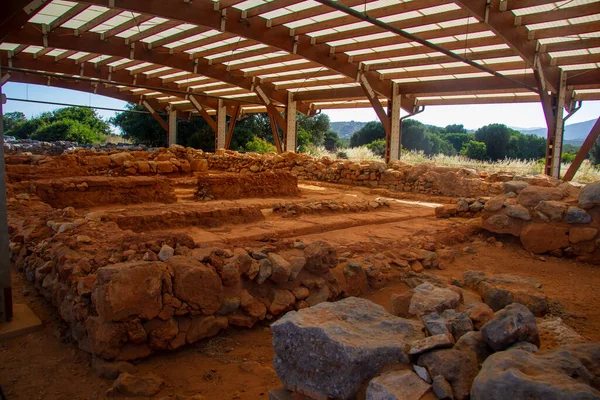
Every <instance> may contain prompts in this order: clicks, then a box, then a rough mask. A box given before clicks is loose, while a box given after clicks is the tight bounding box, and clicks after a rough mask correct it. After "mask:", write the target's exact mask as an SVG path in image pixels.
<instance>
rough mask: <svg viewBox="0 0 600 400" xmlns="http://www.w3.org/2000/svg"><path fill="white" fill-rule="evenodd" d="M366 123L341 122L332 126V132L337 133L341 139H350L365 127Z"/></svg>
mask: <svg viewBox="0 0 600 400" xmlns="http://www.w3.org/2000/svg"><path fill="white" fill-rule="evenodd" d="M366 124H367V123H366V122H359V121H340V122H332V123H331V124H330V127H331V130H332V131H334V132H337V134H338V136H339V137H340V138H341V139H350V137H351V136H352V134H353V133H354V132H356V131H358V130H359V129H360V128H362V127H363V126H365V125H366Z"/></svg>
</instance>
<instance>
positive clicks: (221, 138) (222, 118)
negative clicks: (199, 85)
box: [215, 99, 227, 151]
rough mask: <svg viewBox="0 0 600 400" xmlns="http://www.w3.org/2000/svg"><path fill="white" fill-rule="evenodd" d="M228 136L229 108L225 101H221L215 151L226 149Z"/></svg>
mask: <svg viewBox="0 0 600 400" xmlns="http://www.w3.org/2000/svg"><path fill="white" fill-rule="evenodd" d="M226 134H227V107H225V103H224V102H223V100H221V99H219V104H218V106H217V132H216V135H215V151H216V150H219V149H224V148H225V140H226Z"/></svg>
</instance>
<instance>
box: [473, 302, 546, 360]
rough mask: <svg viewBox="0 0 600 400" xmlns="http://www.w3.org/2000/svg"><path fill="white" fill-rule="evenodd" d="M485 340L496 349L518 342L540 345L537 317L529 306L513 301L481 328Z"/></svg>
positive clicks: (503, 348)
mask: <svg viewBox="0 0 600 400" xmlns="http://www.w3.org/2000/svg"><path fill="white" fill-rule="evenodd" d="M481 334H482V335H483V340H484V341H485V342H486V343H487V344H488V345H489V346H490V347H491V348H492V349H494V350H495V351H502V350H505V349H506V348H508V347H509V346H510V345H512V344H514V343H516V342H521V341H525V342H530V343H533V344H535V345H536V346H538V347H539V346H540V334H539V331H538V328H537V324H536V321H535V317H534V316H533V314H532V313H531V311H529V309H528V308H527V307H525V306H524V305H522V304H519V303H513V304H510V305H508V306H506V307H505V308H504V309H502V310H500V311H498V312H496V315H495V317H494V319H493V320H491V321H490V322H488V323H487V324H485V325H484V326H483V327H482V328H481Z"/></svg>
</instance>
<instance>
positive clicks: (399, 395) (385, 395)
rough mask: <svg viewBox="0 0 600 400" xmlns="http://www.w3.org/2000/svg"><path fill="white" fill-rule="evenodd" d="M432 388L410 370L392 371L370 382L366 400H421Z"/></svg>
mask: <svg viewBox="0 0 600 400" xmlns="http://www.w3.org/2000/svg"><path fill="white" fill-rule="evenodd" d="M430 390H431V386H430V385H429V384H428V383H426V382H425V381H423V380H422V379H421V378H419V377H418V376H417V374H415V373H414V372H412V371H410V370H402V371H390V372H385V373H383V374H381V375H379V376H378V377H377V378H375V379H373V380H371V382H369V386H368V387H367V395H366V398H365V400H408V399H420V398H421V396H423V395H424V394H425V393H427V392H429V391H430Z"/></svg>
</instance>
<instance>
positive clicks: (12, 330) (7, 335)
mask: <svg viewBox="0 0 600 400" xmlns="http://www.w3.org/2000/svg"><path fill="white" fill-rule="evenodd" d="M41 328H42V321H41V320H40V319H39V318H38V317H37V315H35V314H34V312H33V311H32V310H31V308H29V306H27V305H26V304H14V305H13V318H12V320H10V321H9V322H2V323H0V340H8V339H13V338H16V337H19V336H25V335H28V334H30V333H33V332H36V331H38V330H39V329H41Z"/></svg>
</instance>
